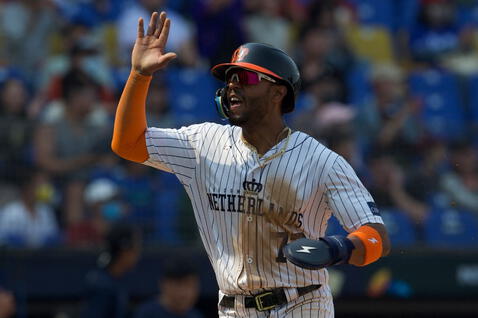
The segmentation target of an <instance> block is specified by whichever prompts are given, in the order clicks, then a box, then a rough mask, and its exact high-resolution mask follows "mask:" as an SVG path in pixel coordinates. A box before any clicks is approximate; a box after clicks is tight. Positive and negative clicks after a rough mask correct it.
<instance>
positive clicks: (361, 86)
mask: <svg viewBox="0 0 478 318" xmlns="http://www.w3.org/2000/svg"><path fill="white" fill-rule="evenodd" d="M369 72H370V66H369V64H368V63H359V64H357V65H356V66H355V67H354V68H353V69H351V70H350V71H348V72H347V78H346V86H347V91H348V100H347V103H348V104H350V105H353V106H356V107H360V105H363V104H365V103H366V102H367V101H368V100H370V99H371V98H372V96H373V92H372V87H371V85H370V81H369V79H368V78H369Z"/></svg>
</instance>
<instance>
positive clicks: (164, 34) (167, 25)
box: [159, 19, 171, 47]
mask: <svg viewBox="0 0 478 318" xmlns="http://www.w3.org/2000/svg"><path fill="white" fill-rule="evenodd" d="M170 26H171V20H169V19H166V21H164V26H163V29H162V30H161V34H160V35H159V43H160V45H161V46H163V47H164V46H166V43H167V42H168V36H169V28H170Z"/></svg>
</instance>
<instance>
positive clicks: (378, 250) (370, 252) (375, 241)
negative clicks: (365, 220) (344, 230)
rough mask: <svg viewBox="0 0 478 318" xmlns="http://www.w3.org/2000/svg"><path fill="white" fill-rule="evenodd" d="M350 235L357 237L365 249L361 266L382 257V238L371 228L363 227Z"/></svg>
mask: <svg viewBox="0 0 478 318" xmlns="http://www.w3.org/2000/svg"><path fill="white" fill-rule="evenodd" d="M350 235H354V236H356V237H358V238H359V239H360V241H361V242H362V244H363V246H364V248H365V256H364V262H363V264H361V266H365V265H368V264H370V263H373V262H375V261H376V260H378V259H379V258H380V257H381V256H382V237H381V236H380V234H379V233H378V232H377V230H376V229H374V228H373V227H371V226H367V225H363V226H361V227H359V228H358V229H357V231H355V232H352V233H350Z"/></svg>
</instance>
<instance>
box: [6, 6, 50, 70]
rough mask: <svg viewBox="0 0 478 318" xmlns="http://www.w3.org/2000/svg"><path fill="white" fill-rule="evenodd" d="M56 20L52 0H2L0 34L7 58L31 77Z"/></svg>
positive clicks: (39, 65)
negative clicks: (3, 1)
mask: <svg viewBox="0 0 478 318" xmlns="http://www.w3.org/2000/svg"><path fill="white" fill-rule="evenodd" d="M57 24H58V21H57V16H56V15H55V7H54V2H53V1H47V0H21V1H6V2H5V3H3V4H2V8H1V10H0V34H1V35H2V41H1V42H2V45H0V51H1V50H2V48H3V51H4V52H0V56H1V55H5V56H6V57H7V61H8V62H9V63H10V64H11V65H14V66H15V67H17V68H20V69H21V70H22V71H23V72H25V73H26V74H28V75H29V76H31V77H33V78H34V77H35V73H36V71H37V70H38V68H39V67H41V65H42V62H43V61H44V59H45V58H46V56H47V54H48V49H49V46H48V45H47V43H48V40H49V37H50V35H51V33H52V31H53V30H54V28H55V26H56V25H57Z"/></svg>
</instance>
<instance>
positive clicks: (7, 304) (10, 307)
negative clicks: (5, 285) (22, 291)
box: [0, 286, 17, 318]
mask: <svg viewBox="0 0 478 318" xmlns="http://www.w3.org/2000/svg"><path fill="white" fill-rule="evenodd" d="M16 311H17V310H16V302H15V296H14V295H13V294H12V293H11V292H10V291H8V290H5V289H2V287H1V286H0V318H11V317H14V315H15V312H16Z"/></svg>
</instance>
